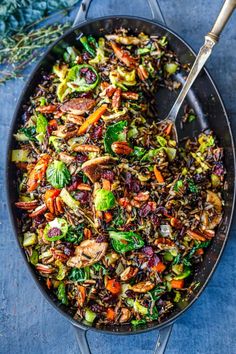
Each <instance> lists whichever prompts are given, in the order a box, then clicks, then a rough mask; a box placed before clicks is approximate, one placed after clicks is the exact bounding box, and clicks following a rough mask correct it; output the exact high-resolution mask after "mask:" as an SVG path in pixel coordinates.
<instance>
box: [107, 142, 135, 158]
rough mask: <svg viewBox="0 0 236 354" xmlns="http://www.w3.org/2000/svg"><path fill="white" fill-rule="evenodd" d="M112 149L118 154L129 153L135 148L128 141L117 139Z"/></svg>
mask: <svg viewBox="0 0 236 354" xmlns="http://www.w3.org/2000/svg"><path fill="white" fill-rule="evenodd" d="M111 148H112V151H114V153H115V154H117V155H129V154H131V152H133V149H132V148H131V147H130V146H129V145H128V143H127V142H126V141H115V142H114V143H112V145H111Z"/></svg>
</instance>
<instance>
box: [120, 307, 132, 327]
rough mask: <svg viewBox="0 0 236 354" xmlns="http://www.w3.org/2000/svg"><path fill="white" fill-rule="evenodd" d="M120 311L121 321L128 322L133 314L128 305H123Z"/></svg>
mask: <svg viewBox="0 0 236 354" xmlns="http://www.w3.org/2000/svg"><path fill="white" fill-rule="evenodd" d="M120 311H121V316H120V318H119V322H120V323H124V322H128V321H129V319H130V316H131V312H130V310H129V309H127V308H126V307H122V308H121V309H120Z"/></svg>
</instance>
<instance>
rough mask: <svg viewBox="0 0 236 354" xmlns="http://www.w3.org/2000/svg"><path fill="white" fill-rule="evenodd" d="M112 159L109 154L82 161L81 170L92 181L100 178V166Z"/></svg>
mask: <svg viewBox="0 0 236 354" xmlns="http://www.w3.org/2000/svg"><path fill="white" fill-rule="evenodd" d="M114 161H115V159H114V158H112V157H110V156H101V157H97V158H95V159H91V160H89V161H86V162H85V163H83V165H82V170H83V172H84V174H85V175H86V176H87V177H88V178H89V179H90V180H91V181H92V182H93V183H94V182H96V181H98V180H99V179H100V178H101V171H102V168H104V166H106V165H108V164H110V163H112V162H114Z"/></svg>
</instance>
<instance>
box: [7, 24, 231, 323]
mask: <svg viewBox="0 0 236 354" xmlns="http://www.w3.org/2000/svg"><path fill="white" fill-rule="evenodd" d="M179 68H180V64H179V63H178V60H177V58H176V56H175V54H174V53H173V52H171V51H170V50H169V49H168V43H167V39H166V38H165V37H162V38H158V37H154V36H153V37H152V36H151V37H149V36H147V35H145V34H144V33H140V34H139V35H138V36H131V35H129V34H128V32H127V31H125V30H120V31H118V32H116V33H114V34H110V35H106V36H105V37H101V38H99V39H98V40H97V39H95V38H94V37H92V36H88V37H85V36H83V37H81V38H80V39H79V40H78V43H77V45H76V47H72V46H70V47H67V48H66V49H65V52H64V55H63V57H62V58H61V60H60V61H58V62H57V63H55V65H54V66H53V68H52V72H51V73H50V74H42V81H41V83H40V84H39V85H38V86H37V87H36V89H35V92H33V94H32V97H31V99H30V101H29V102H28V105H26V106H25V107H24V111H25V113H24V115H23V123H22V125H21V126H20V127H19V130H18V131H17V133H16V134H15V139H16V141H17V143H16V144H17V148H16V149H15V150H13V151H12V161H13V162H14V163H15V164H16V167H17V174H18V188H19V199H18V201H17V202H16V203H15V204H16V206H17V208H19V227H20V230H21V234H22V246H23V248H24V250H25V253H26V255H27V258H28V261H29V262H30V263H31V264H32V265H33V266H34V267H35V269H36V270H37V272H38V273H39V275H40V276H41V277H43V279H45V283H46V286H47V288H48V289H50V291H51V292H53V293H54V294H55V295H56V296H57V298H58V299H59V301H60V302H61V303H62V304H63V305H65V306H67V307H69V309H70V312H72V313H73V314H74V317H75V319H77V320H78V321H83V322H85V323H87V324H90V325H94V326H97V327H99V326H103V325H104V324H107V323H109V324H116V325H119V324H130V323H131V324H132V325H133V326H138V325H141V324H146V323H147V322H150V321H153V320H158V321H162V320H163V318H164V317H165V316H166V315H168V313H169V311H170V310H171V309H172V308H174V307H175V306H179V304H180V302H181V301H184V299H186V297H188V295H189V294H191V291H192V289H193V287H194V286H196V284H195V283H193V282H192V279H193V275H194V267H195V265H196V263H199V262H201V260H202V257H204V252H205V249H206V247H207V246H208V245H209V244H210V242H211V239H212V238H213V237H214V235H215V228H216V227H217V225H218V224H219V223H220V221H221V218H222V198H221V194H220V193H221V190H222V186H223V182H224V173H225V171H224V167H223V164H222V155H223V152H222V148H220V147H219V146H218V145H217V142H216V139H215V137H214V136H213V135H212V134H208V135H206V134H201V135H199V136H198V137H197V138H195V139H193V140H187V141H186V142H185V145H184V146H181V147H178V146H177V144H176V141H174V140H173V139H172V136H171V128H172V127H171V125H164V126H161V125H160V124H159V125H157V124H156V122H157V117H158V115H157V113H156V107H155V99H154V93H155V92H157V91H158V88H159V87H160V86H165V87H167V88H169V89H175V88H177V87H178V83H177V82H175V81H174V79H173V76H172V75H173V74H174V73H175V72H176V71H177V70H179ZM157 99H158V94H157Z"/></svg>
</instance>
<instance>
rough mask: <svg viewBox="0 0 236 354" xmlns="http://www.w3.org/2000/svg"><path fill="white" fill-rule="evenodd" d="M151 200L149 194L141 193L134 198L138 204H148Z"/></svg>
mask: <svg viewBox="0 0 236 354" xmlns="http://www.w3.org/2000/svg"><path fill="white" fill-rule="evenodd" d="M148 199H149V192H148V191H146V192H140V193H139V194H137V195H135V196H134V200H137V201H138V202H146V201H147V200H148Z"/></svg>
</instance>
